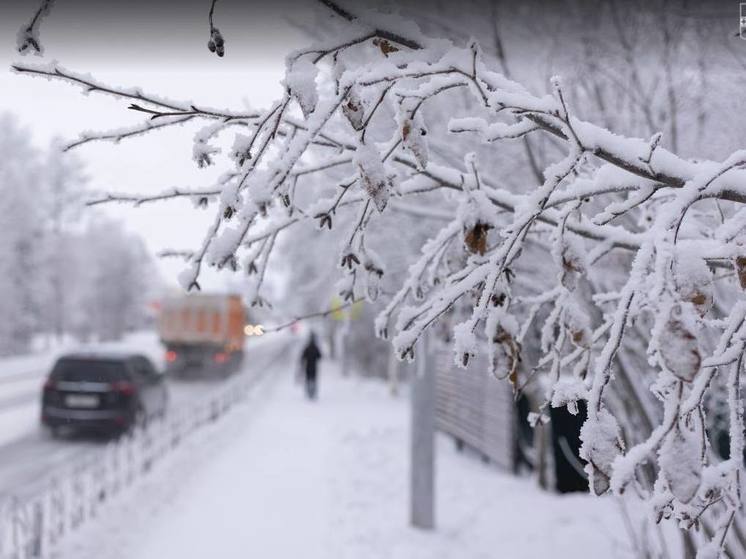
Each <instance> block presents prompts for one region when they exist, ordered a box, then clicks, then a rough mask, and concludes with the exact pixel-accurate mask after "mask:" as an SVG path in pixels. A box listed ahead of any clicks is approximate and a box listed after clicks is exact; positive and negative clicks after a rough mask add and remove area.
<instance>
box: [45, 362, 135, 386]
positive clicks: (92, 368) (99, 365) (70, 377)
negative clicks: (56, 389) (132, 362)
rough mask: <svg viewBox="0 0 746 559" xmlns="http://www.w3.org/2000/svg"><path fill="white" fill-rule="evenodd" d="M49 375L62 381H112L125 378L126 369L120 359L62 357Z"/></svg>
mask: <svg viewBox="0 0 746 559" xmlns="http://www.w3.org/2000/svg"><path fill="white" fill-rule="evenodd" d="M51 376H52V378H53V379H54V380H57V381H63V382H112V381H117V380H126V379H127V370H126V368H125V366H124V363H122V362H121V361H113V360H104V359H76V358H62V359H60V360H59V361H57V363H56V364H55V366H54V368H53V369H52V375H51Z"/></svg>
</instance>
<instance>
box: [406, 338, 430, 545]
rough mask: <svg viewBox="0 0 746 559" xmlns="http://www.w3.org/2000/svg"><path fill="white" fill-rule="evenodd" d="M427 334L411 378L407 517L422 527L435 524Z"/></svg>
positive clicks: (422, 342)
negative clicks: (408, 501) (408, 506)
mask: <svg viewBox="0 0 746 559" xmlns="http://www.w3.org/2000/svg"><path fill="white" fill-rule="evenodd" d="M427 338H428V335H427V334H424V335H423V337H422V338H421V339H420V342H419V346H418V348H417V352H416V373H415V375H414V377H413V378H412V426H411V458H410V472H409V478H410V519H411V523H412V526H414V527H415V528H420V529H423V530H432V529H433V528H434V527H435V370H434V368H433V359H432V356H431V355H430V354H429V349H430V348H429V345H430V344H429V343H428V339H427Z"/></svg>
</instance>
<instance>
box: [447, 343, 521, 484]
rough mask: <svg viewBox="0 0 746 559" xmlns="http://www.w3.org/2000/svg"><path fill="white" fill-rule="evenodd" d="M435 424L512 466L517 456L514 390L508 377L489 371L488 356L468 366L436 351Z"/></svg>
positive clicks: (506, 466)
mask: <svg viewBox="0 0 746 559" xmlns="http://www.w3.org/2000/svg"><path fill="white" fill-rule="evenodd" d="M435 363H436V384H435V393H436V403H435V406H436V411H435V413H436V426H437V429H438V430H439V431H442V432H444V433H447V434H449V435H451V436H453V437H455V438H457V439H459V440H461V441H463V442H464V443H465V444H466V445H468V446H470V447H472V448H474V449H475V450H477V451H479V452H480V453H482V454H483V455H484V456H486V457H488V458H489V459H490V460H491V461H493V462H494V463H495V464H497V465H499V466H501V467H503V468H506V469H512V468H513V463H514V460H515V456H514V454H515V445H514V441H515V430H514V425H515V421H514V414H515V406H514V404H513V392H512V389H511V387H510V384H509V383H508V382H507V381H501V380H497V379H495V378H494V377H493V376H491V375H490V374H489V373H488V369H487V364H486V360H485V359H484V358H476V359H474V361H473V362H472V364H471V365H470V366H469V368H468V369H459V368H457V367H456V366H455V365H454V363H453V356H452V354H451V352H450V351H446V350H441V351H439V352H438V353H437V354H436V357H435Z"/></svg>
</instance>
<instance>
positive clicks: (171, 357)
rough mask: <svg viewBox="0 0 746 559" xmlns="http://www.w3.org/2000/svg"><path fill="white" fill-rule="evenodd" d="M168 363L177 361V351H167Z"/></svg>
mask: <svg viewBox="0 0 746 559" xmlns="http://www.w3.org/2000/svg"><path fill="white" fill-rule="evenodd" d="M166 361H168V362H169V363H173V362H174V361H176V352H175V351H167V352H166Z"/></svg>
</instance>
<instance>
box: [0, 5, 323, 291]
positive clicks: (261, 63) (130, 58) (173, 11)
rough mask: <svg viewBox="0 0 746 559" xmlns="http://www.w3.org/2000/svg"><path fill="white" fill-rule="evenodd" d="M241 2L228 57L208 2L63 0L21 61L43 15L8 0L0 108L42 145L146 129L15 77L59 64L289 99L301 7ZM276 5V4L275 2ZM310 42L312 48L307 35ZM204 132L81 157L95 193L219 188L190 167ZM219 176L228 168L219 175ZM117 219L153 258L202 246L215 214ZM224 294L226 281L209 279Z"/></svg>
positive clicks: (93, 150) (169, 209)
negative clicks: (32, 22) (27, 67)
mask: <svg viewBox="0 0 746 559" xmlns="http://www.w3.org/2000/svg"><path fill="white" fill-rule="evenodd" d="M253 4H254V3H249V4H247V3H245V2H241V0H221V1H220V2H219V4H218V6H217V8H218V9H216V14H215V23H216V25H217V26H218V27H219V28H220V29H221V31H222V33H223V34H224V36H225V38H226V56H225V57H224V58H218V57H217V56H215V55H214V54H212V53H210V52H209V51H208V50H207V47H206V43H207V39H208V37H209V31H208V24H207V12H208V8H209V2H207V1H200V2H197V1H180V2H178V3H173V2H161V3H159V2H144V1H141V0H134V1H133V0H128V1H127V2H121V1H117V0H97V1H96V2H86V1H80V0H59V1H58V2H57V3H56V5H55V6H54V9H53V10H52V12H51V14H50V15H49V17H48V18H47V19H45V20H44V22H43V24H42V30H41V31H42V40H43V43H44V46H45V56H44V57H37V56H23V57H22V56H20V55H18V54H17V53H16V51H15V46H16V33H17V31H18V29H19V28H20V26H21V25H22V24H23V23H24V22H26V21H27V20H28V19H30V17H31V16H32V15H33V12H34V10H35V7H36V5H37V3H36V2H29V1H27V0H23V1H20V0H11V1H9V0H3V2H2V4H1V5H0V38H1V39H2V44H0V67H2V70H1V71H0V92H1V93H0V112H3V111H10V112H12V113H15V114H16V115H17V116H18V119H19V121H20V122H21V124H23V125H24V126H26V127H27V129H28V130H29V132H30V133H31V135H32V138H33V141H34V143H35V144H36V145H38V146H46V145H47V144H48V143H49V141H50V140H51V139H52V138H53V137H55V136H59V137H62V138H64V139H72V138H75V137H76V136H77V135H78V134H79V133H80V132H81V131H84V130H106V129H111V128H116V127H120V126H127V125H132V124H136V123H139V122H141V121H142V115H139V114H137V113H135V112H133V111H130V110H127V103H126V102H124V101H118V100H115V99H113V98H111V97H107V96H102V95H95V94H92V95H90V96H85V95H82V94H81V91H80V89H77V88H75V87H72V86H69V85H66V84H63V83H61V82H49V81H47V80H44V79H34V78H30V77H27V76H22V75H18V74H14V73H12V72H10V71H9V70H8V68H9V66H10V64H11V62H13V61H19V60H20V61H23V62H32V63H33V62H45V61H50V60H57V61H59V62H60V63H61V64H62V65H64V66H65V67H66V68H69V69H71V70H75V71H79V72H90V73H91V74H92V75H93V76H95V77H96V78H97V79H98V80H100V81H103V82H106V83H110V84H115V85H117V84H118V85H122V86H140V87H142V88H143V89H144V90H145V91H152V92H157V93H159V94H161V95H164V96H167V97H170V98H174V99H188V100H193V101H196V102H197V103H198V104H200V105H206V106H214V107H220V108H229V107H230V108H235V109H241V108H243V107H245V106H247V105H250V106H252V107H262V106H267V105H269V104H270V103H271V102H272V101H273V100H274V99H276V98H277V97H279V96H280V95H281V94H282V90H281V87H280V85H279V81H280V80H281V79H282V77H283V73H284V57H285V55H286V54H287V53H288V52H289V51H290V50H292V49H294V48H298V47H300V46H302V45H303V41H304V39H303V36H302V33H301V31H299V30H298V28H297V27H296V26H294V25H291V24H290V23H289V22H288V21H287V18H286V15H287V14H296V15H297V13H298V10H297V6H294V5H293V4H292V3H291V2H285V1H281V2H273V3H271V4H270V6H271V9H270V8H267V7H266V6H264V7H263V6H254V5H253ZM264 4H269V3H264ZM305 41H306V42H307V41H308V40H307V39H305ZM198 129H199V125H197V126H194V125H193V126H191V127H189V128H188V129H187V128H178V129H174V130H170V131H166V132H158V133H155V134H151V135H149V136H146V137H142V138H139V139H132V140H127V141H124V142H122V143H121V144H119V145H114V144H110V143H100V144H90V145H87V146H83V147H81V148H79V149H78V150H76V153H77V154H78V156H79V157H80V158H81V159H82V160H83V161H84V162H85V164H86V167H87V173H88V176H89V177H90V187H91V188H95V189H99V190H107V191H121V192H155V191H159V190H162V189H165V188H169V187H172V186H185V187H200V186H209V185H210V184H211V180H212V179H213V178H214V177H215V176H216V174H215V170H213V169H208V170H200V169H197V167H196V165H195V164H194V162H193V161H192V159H191V154H192V149H191V141H192V138H193V136H194V133H195V131H196V130H198ZM218 171H219V170H218ZM107 211H108V212H110V213H112V214H114V215H116V216H118V217H120V218H121V219H123V220H124V221H125V223H126V224H127V226H128V228H129V229H130V230H133V231H136V232H138V233H140V234H141V235H142V236H143V237H144V238H145V239H146V240H147V243H148V246H149V247H150V248H151V249H152V250H153V251H154V252H156V251H159V250H161V249H164V248H194V247H196V246H197V245H198V243H199V242H200V241H201V239H202V236H203V233H204V231H205V228H206V225H207V223H208V222H209V221H210V219H211V212H212V210H208V211H194V210H193V209H192V205H191V203H189V202H186V201H179V202H171V203H163V204H156V205H151V206H148V207H141V208H138V209H131V208H126V207H124V206H116V207H109V209H108V210H107ZM161 267H162V269H163V275H164V278H165V279H167V280H169V281H170V282H174V283H175V276H176V274H177V273H178V272H179V271H180V269H181V267H182V265H181V264H180V263H178V262H175V261H162V263H161ZM201 283H202V284H203V285H205V284H206V285H207V286H208V287H216V286H219V285H222V284H223V280H222V279H216V278H215V276H213V277H211V278H209V279H208V278H203V280H202V281H201Z"/></svg>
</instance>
